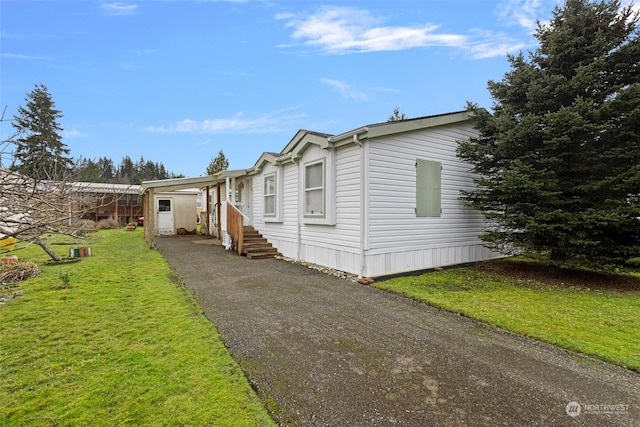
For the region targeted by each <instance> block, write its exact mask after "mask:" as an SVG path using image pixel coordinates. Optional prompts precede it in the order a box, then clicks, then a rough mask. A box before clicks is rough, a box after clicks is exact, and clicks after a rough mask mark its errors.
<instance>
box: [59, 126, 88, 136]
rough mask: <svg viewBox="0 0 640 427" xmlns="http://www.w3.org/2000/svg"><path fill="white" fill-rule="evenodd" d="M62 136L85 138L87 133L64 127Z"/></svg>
mask: <svg viewBox="0 0 640 427" xmlns="http://www.w3.org/2000/svg"><path fill="white" fill-rule="evenodd" d="M62 136H63V137H64V138H86V137H87V136H88V135H87V134H86V133H83V132H80V131H79V130H78V129H75V128H73V129H65V130H63V131H62Z"/></svg>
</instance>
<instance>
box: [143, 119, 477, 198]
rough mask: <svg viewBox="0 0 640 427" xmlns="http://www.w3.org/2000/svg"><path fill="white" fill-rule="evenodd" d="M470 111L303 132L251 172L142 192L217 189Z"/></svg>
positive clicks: (154, 184) (160, 184)
mask: <svg viewBox="0 0 640 427" xmlns="http://www.w3.org/2000/svg"><path fill="white" fill-rule="evenodd" d="M471 114H472V113H471V112H470V111H454V112H451V113H445V114H436V115H431V116H424V117H416V118H413V119H406V120H397V121H391V122H382V123H373V124H370V125H366V126H362V127H359V128H356V129H352V130H350V131H347V132H344V133H341V134H338V135H332V134H328V133H323V132H316V131H311V130H306V129H300V130H299V131H298V132H296V134H295V135H294V136H293V138H291V140H290V141H289V142H288V143H287V145H286V146H285V147H284V148H283V149H282V151H280V152H279V153H273V152H264V153H262V155H261V156H260V157H259V158H258V160H257V161H256V163H255V164H254V165H253V167H251V168H249V169H236V170H230V171H229V170H227V171H221V172H218V173H216V174H214V175H209V176H205V177H198V178H177V179H167V180H159V181H145V182H143V183H142V186H141V187H140V192H144V191H146V189H148V188H162V189H163V190H165V191H170V190H173V189H180V188H193V187H204V186H207V185H215V184H218V183H220V182H224V181H225V180H226V178H227V177H229V178H239V177H242V176H247V175H252V174H255V173H259V172H260V171H261V170H262V168H263V167H264V165H265V164H266V163H271V164H274V165H275V164H279V163H286V162H290V161H295V159H296V158H298V157H299V155H300V153H302V152H303V151H304V150H306V149H307V147H308V146H309V145H311V144H314V145H318V146H320V147H321V148H330V147H333V148H337V147H341V146H344V145H348V144H355V143H357V142H358V143H360V142H362V141H365V140H367V139H373V138H378V137H381V136H385V135H392V134H398V133H403V132H410V131H414V130H419V129H426V128H430V127H436V126H444V125H449V124H454V123H459V122H465V121H468V120H470V118H471Z"/></svg>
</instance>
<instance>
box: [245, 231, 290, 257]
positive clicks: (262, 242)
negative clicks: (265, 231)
mask: <svg viewBox="0 0 640 427" xmlns="http://www.w3.org/2000/svg"><path fill="white" fill-rule="evenodd" d="M242 233H243V242H242V248H243V253H244V254H245V255H246V256H247V258H249V259H264V258H273V257H275V256H282V255H281V254H280V253H279V252H278V250H277V249H276V248H274V247H273V245H271V243H269V242H268V241H267V239H265V238H264V237H262V234H260V233H259V232H258V231H257V230H256V229H255V228H253V227H251V226H245V227H244V229H243V230H242Z"/></svg>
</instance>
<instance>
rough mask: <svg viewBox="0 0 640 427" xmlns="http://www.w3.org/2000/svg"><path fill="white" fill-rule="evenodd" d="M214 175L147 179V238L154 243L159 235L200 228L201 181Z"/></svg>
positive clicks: (144, 185)
mask: <svg viewBox="0 0 640 427" xmlns="http://www.w3.org/2000/svg"><path fill="white" fill-rule="evenodd" d="M210 182H211V177H198V178H177V179H165V180H157V181H144V182H143V183H142V184H141V185H140V190H139V192H140V194H141V195H142V204H143V208H142V210H143V216H144V223H145V224H144V225H145V239H146V240H147V241H148V242H149V243H150V244H152V245H153V239H154V237H155V236H157V235H174V234H176V233H177V231H178V230H179V229H184V230H186V231H188V232H191V231H195V230H196V224H197V219H198V211H197V209H196V202H197V198H198V197H200V196H201V191H200V189H199V188H200V185H201V184H202V183H205V184H206V183H210Z"/></svg>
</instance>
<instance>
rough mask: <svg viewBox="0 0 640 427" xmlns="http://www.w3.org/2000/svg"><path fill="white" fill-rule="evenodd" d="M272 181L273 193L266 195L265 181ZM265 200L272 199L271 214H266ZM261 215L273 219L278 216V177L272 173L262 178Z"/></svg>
mask: <svg viewBox="0 0 640 427" xmlns="http://www.w3.org/2000/svg"><path fill="white" fill-rule="evenodd" d="M270 179H273V193H267V181H268V180H270ZM267 198H272V199H273V212H267ZM262 214H263V215H264V216H265V218H270V219H275V218H276V217H277V215H278V175H277V174H276V173H275V172H273V173H270V174H267V175H265V176H264V179H263V183H262Z"/></svg>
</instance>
